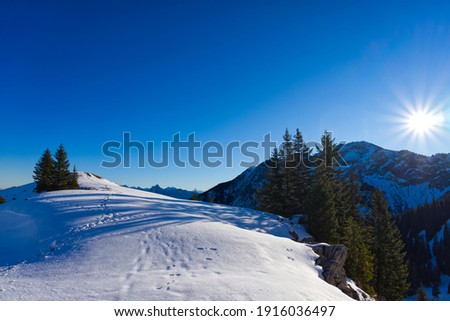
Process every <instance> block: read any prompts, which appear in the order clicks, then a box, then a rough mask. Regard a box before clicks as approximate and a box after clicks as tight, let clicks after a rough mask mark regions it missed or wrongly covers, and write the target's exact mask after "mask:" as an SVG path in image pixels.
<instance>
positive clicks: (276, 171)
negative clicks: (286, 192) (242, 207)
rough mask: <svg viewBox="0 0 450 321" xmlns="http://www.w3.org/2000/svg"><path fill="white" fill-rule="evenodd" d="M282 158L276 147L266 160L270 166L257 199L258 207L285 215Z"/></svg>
mask: <svg viewBox="0 0 450 321" xmlns="http://www.w3.org/2000/svg"><path fill="white" fill-rule="evenodd" d="M281 163H282V159H281V157H280V155H279V153H278V150H277V149H276V148H275V149H274V151H273V152H272V156H271V158H270V160H268V161H266V165H267V167H268V168H269V170H268V171H267V174H266V177H265V180H264V182H263V185H262V187H261V189H260V190H258V194H257V195H256V200H257V202H258V204H259V205H258V209H260V210H262V211H266V212H270V213H274V214H281V215H284V214H285V212H286V210H285V207H286V202H285V200H284V199H283V170H282V168H281Z"/></svg>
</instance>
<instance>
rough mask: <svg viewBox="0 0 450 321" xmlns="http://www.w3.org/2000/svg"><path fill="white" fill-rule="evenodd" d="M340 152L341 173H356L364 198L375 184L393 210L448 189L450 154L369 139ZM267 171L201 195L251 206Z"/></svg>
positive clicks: (245, 175)
mask: <svg viewBox="0 0 450 321" xmlns="http://www.w3.org/2000/svg"><path fill="white" fill-rule="evenodd" d="M341 155H342V157H343V159H344V160H345V161H346V162H347V163H348V165H349V166H348V167H341V168H340V170H341V172H342V175H343V176H344V177H345V176H348V175H349V174H350V173H351V172H353V173H354V174H356V176H357V177H358V179H359V181H360V182H361V189H362V192H363V195H364V197H365V199H366V200H368V199H369V197H370V194H371V191H372V190H373V189H374V188H378V189H380V190H381V191H383V192H384V194H385V196H386V199H387V200H388V202H389V205H390V207H391V210H392V212H393V213H394V214H398V213H401V212H403V211H405V210H407V209H412V208H416V207H417V206H419V205H422V204H424V203H425V202H430V201H432V200H433V199H439V198H441V197H442V196H443V195H445V194H446V193H449V192H450V154H443V153H442V154H436V155H433V156H423V155H419V154H416V153H413V152H410V151H406V150H402V151H392V150H387V149H384V148H381V147H379V146H376V145H374V144H371V143H368V142H352V143H349V144H346V145H345V146H343V147H342V149H341ZM266 171H267V167H266V165H265V163H261V164H260V165H258V166H256V167H252V168H249V169H247V170H245V171H244V172H243V173H242V174H240V175H239V176H237V177H236V178H234V179H233V180H231V181H228V182H225V183H221V184H218V185H216V186H215V187H213V188H211V189H209V190H208V191H206V192H204V193H202V194H201V195H200V199H201V200H205V201H213V202H215V203H220V204H228V205H233V206H240V207H250V208H254V207H255V205H256V202H255V198H254V196H255V193H256V191H257V189H258V188H259V187H261V185H262V182H263V181H264V176H265V173H266Z"/></svg>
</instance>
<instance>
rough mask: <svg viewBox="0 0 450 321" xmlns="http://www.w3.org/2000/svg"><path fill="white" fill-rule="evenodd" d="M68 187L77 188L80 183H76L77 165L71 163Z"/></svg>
mask: <svg viewBox="0 0 450 321" xmlns="http://www.w3.org/2000/svg"><path fill="white" fill-rule="evenodd" d="M68 187H69V189H79V188H80V185H78V172H77V167H76V166H75V165H73V170H72V173H71V176H70V183H69V186H68Z"/></svg>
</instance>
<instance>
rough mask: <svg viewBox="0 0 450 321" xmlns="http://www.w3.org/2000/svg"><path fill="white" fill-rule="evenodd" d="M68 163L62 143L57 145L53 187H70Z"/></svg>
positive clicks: (59, 188) (61, 188)
mask: <svg viewBox="0 0 450 321" xmlns="http://www.w3.org/2000/svg"><path fill="white" fill-rule="evenodd" d="M69 168H70V163H69V160H68V158H67V152H66V151H65V149H64V146H63V144H61V145H59V147H58V149H57V150H56V153H55V161H54V172H53V189H54V190H63V189H68V188H70V185H71V179H72V174H71V173H70V169H69Z"/></svg>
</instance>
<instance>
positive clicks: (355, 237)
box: [341, 217, 375, 294]
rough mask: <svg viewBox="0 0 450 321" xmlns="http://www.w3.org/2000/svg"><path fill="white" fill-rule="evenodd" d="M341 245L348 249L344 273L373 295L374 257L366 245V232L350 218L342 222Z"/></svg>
mask: <svg viewBox="0 0 450 321" xmlns="http://www.w3.org/2000/svg"><path fill="white" fill-rule="evenodd" d="M341 243H342V244H344V245H345V246H346V247H347V249H348V254H347V260H346V261H345V271H346V272H347V276H348V277H350V278H351V279H353V280H354V281H355V282H356V283H357V284H358V285H359V286H360V287H362V288H363V289H364V290H365V291H366V292H368V293H369V294H375V291H374V289H373V287H372V280H373V276H374V256H373V254H372V252H371V251H370V249H369V245H368V244H367V243H368V242H367V230H366V229H365V228H364V227H363V226H361V225H360V224H359V223H358V222H357V221H355V220H354V219H353V218H352V217H347V218H346V219H345V221H344V222H343V234H342V236H341Z"/></svg>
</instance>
